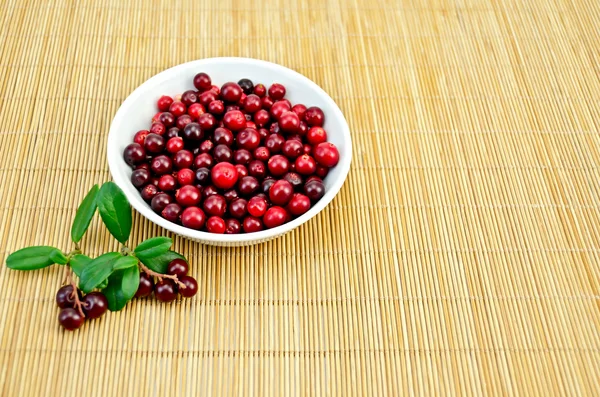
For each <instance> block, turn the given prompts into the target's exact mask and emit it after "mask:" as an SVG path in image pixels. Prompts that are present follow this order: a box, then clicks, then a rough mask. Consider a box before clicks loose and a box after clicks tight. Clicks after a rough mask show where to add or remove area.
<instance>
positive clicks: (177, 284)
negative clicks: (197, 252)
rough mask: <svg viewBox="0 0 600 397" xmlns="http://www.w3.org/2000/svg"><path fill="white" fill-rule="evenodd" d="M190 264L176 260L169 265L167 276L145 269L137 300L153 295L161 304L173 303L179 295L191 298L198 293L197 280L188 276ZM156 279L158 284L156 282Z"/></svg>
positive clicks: (141, 277)
mask: <svg viewBox="0 0 600 397" xmlns="http://www.w3.org/2000/svg"><path fill="white" fill-rule="evenodd" d="M188 270H189V267H188V264H187V262H186V261H184V260H183V259H175V260H173V261H171V262H170V263H169V266H168V267H167V274H166V275H165V274H157V273H154V272H152V271H151V270H149V269H147V268H145V269H144V270H143V271H142V273H140V285H139V287H138V290H137V292H136V294H135V296H136V298H145V297H147V296H149V295H150V294H152V292H153V291H154V296H155V297H156V299H158V300H159V301H161V302H172V301H174V300H175V299H177V293H179V294H181V296H183V297H184V298H191V297H192V296H194V295H196V292H198V283H197V282H196V279H195V278H193V277H190V276H188V275H187V273H188ZM154 277H156V278H157V279H158V282H157V283H155V282H154Z"/></svg>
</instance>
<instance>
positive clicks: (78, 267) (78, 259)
mask: <svg viewBox="0 0 600 397" xmlns="http://www.w3.org/2000/svg"><path fill="white" fill-rule="evenodd" d="M91 261H92V258H90V257H89V256H86V255H82V254H77V255H73V256H72V257H71V261H70V262H69V266H71V270H73V272H74V273H75V274H76V275H77V277H79V278H81V273H83V269H84V268H85V267H86V266H87V265H88V264H89V263H90V262H91Z"/></svg>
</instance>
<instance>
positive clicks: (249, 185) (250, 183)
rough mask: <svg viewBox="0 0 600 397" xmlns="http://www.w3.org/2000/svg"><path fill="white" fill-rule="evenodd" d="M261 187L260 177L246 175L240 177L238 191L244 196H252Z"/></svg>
mask: <svg viewBox="0 0 600 397" xmlns="http://www.w3.org/2000/svg"><path fill="white" fill-rule="evenodd" d="M259 187H260V183H259V182H258V179H256V178H255V177H253V176H245V177H242V178H241V179H240V182H239V183H238V191H239V192H240V194H241V195H243V196H250V195H252V194H253V193H255V192H256V191H257V190H258V188H259Z"/></svg>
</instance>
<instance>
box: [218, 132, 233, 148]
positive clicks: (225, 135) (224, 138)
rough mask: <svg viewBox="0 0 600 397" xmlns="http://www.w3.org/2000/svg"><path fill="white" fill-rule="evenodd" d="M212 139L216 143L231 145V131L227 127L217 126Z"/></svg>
mask: <svg viewBox="0 0 600 397" xmlns="http://www.w3.org/2000/svg"><path fill="white" fill-rule="evenodd" d="M213 140H214V141H215V143H216V144H217V145H227V146H231V145H233V133H232V132H231V131H229V130H228V129H227V128H217V129H216V130H215V132H214V134H213Z"/></svg>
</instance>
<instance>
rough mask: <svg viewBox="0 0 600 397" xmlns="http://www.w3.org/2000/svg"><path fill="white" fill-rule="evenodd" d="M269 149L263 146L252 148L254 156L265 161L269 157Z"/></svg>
mask: <svg viewBox="0 0 600 397" xmlns="http://www.w3.org/2000/svg"><path fill="white" fill-rule="evenodd" d="M270 155H271V154H270V153H269V149H267V148H266V147H264V146H261V147H257V148H256V149H254V158H255V159H257V160H260V161H267V160H269V157H270Z"/></svg>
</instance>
